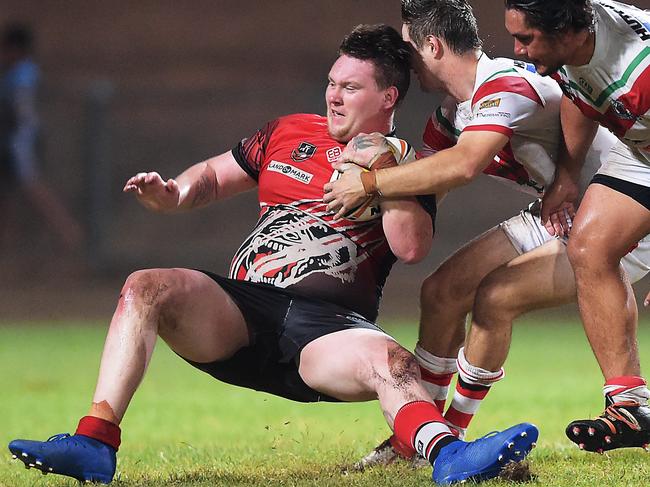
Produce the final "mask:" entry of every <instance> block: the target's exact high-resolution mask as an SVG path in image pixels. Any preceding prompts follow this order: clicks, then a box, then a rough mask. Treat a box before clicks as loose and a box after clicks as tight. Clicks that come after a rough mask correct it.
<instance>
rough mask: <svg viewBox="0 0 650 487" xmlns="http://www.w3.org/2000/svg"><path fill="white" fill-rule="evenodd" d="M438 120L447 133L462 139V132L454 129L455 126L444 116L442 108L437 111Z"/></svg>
mask: <svg viewBox="0 0 650 487" xmlns="http://www.w3.org/2000/svg"><path fill="white" fill-rule="evenodd" d="M436 120H438V122H439V123H440V125H442V126H443V127H444V128H446V129H447V132H449V133H451V134H454V135H455V136H456V137H460V130H457V129H456V127H454V126H453V124H452V123H451V122H450V121H449V120H447V119H446V118H445V117H444V115H443V114H442V107H438V109H437V110H436Z"/></svg>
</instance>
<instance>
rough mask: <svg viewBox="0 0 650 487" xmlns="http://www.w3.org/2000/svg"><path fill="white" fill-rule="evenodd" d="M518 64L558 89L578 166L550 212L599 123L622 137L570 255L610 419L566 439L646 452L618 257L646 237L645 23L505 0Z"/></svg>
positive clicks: (649, 24) (646, 414) (649, 439)
mask: <svg viewBox="0 0 650 487" xmlns="http://www.w3.org/2000/svg"><path fill="white" fill-rule="evenodd" d="M505 4H506V14H505V22H506V28H507V29H508V31H509V32H510V33H511V34H512V36H513V37H514V49H515V54H516V55H518V56H522V57H525V58H527V59H529V60H530V61H532V62H533V63H534V64H535V67H536V69H537V71H538V72H539V73H540V74H543V75H550V76H552V77H553V78H555V80H556V81H557V82H558V83H559V85H560V87H561V88H562V91H563V92H564V95H565V96H564V97H563V100H562V105H561V106H562V109H561V116H562V126H563V132H564V136H565V139H566V145H567V148H568V149H569V153H570V156H571V157H568V158H566V160H565V162H566V166H564V167H562V168H561V170H560V171H559V172H558V178H556V182H555V183H554V185H553V187H552V188H550V189H549V192H548V194H547V200H546V211H552V210H553V209H555V208H557V207H558V205H564V204H566V203H567V202H571V201H572V200H573V199H574V198H575V193H576V183H575V180H576V174H577V172H578V171H579V168H580V163H581V162H582V161H583V160H584V153H585V151H586V149H587V148H588V147H589V145H590V144H591V141H592V139H593V135H594V133H595V131H596V128H597V126H598V124H600V125H602V126H604V127H607V128H608V129H609V130H610V131H611V132H612V133H614V134H615V135H616V137H618V139H619V141H618V142H617V144H616V145H615V146H614V147H613V149H612V150H611V152H610V153H609V155H608V156H607V158H606V161H605V162H604V164H603V166H602V167H601V168H600V170H599V171H598V173H597V174H596V176H595V177H594V178H593V180H592V184H591V185H590V186H589V189H588V190H587V192H586V194H585V197H584V199H583V202H582V204H581V205H580V209H579V211H578V213H577V215H576V218H575V224H574V226H573V230H572V237H571V239H570V241H569V246H568V255H569V259H570V261H571V264H572V266H573V269H574V272H575V276H576V284H577V289H578V302H579V305H580V313H581V316H582V321H583V324H584V328H585V332H586V334H587V337H588V339H589V342H590V344H591V347H592V349H593V351H594V354H595V356H596V358H597V359H598V363H599V365H600V367H601V370H602V372H603V375H604V376H605V386H604V394H605V398H606V401H605V403H606V406H605V407H606V409H605V412H604V413H603V414H602V415H601V416H600V417H599V418H597V419H595V420H579V421H574V422H572V423H570V424H569V426H568V427H567V436H568V437H569V438H570V439H571V440H573V441H574V442H576V443H578V444H579V445H580V447H581V448H584V449H586V450H590V451H604V450H610V449H612V448H620V447H633V446H643V447H647V445H648V443H650V407H648V399H649V398H650V393H649V391H648V388H647V387H646V381H645V379H644V378H643V377H642V376H641V368H640V364H639V354H638V345H637V340H636V328H637V321H638V312H637V306H636V300H635V297H634V292H633V290H632V288H631V286H630V282H629V279H628V278H627V277H626V276H625V273H624V272H621V268H620V265H619V262H620V259H621V257H622V256H624V255H626V254H627V253H628V251H629V249H630V248H632V247H633V246H634V245H636V243H637V242H638V241H639V240H640V239H642V238H644V237H645V236H646V235H648V234H649V233H650V212H649V211H648V210H650V13H649V12H645V11H642V10H639V9H637V8H636V7H632V6H630V5H626V4H624V3H620V2H614V1H609V0H593V1H590V0H544V1H541V0H506V2H505Z"/></svg>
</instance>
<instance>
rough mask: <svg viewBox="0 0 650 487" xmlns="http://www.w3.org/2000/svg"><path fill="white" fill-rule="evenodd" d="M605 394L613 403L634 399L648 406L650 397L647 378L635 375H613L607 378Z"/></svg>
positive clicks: (633, 400) (604, 387) (604, 388)
mask: <svg viewBox="0 0 650 487" xmlns="http://www.w3.org/2000/svg"><path fill="white" fill-rule="evenodd" d="M603 394H604V395H605V396H606V397H609V398H610V399H611V401H612V402H613V403H617V402H628V401H632V402H636V403H639V404H640V405H642V406H647V404H648V399H650V391H649V390H648V385H647V383H646V381H645V379H644V378H643V377H636V376H633V375H627V376H622V377H612V378H611V379H609V380H607V382H605V385H604V386H603Z"/></svg>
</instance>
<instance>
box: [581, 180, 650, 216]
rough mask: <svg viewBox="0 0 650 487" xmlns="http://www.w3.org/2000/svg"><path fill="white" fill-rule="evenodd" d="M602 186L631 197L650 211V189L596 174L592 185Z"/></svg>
mask: <svg viewBox="0 0 650 487" xmlns="http://www.w3.org/2000/svg"><path fill="white" fill-rule="evenodd" d="M594 183H597V184H602V185H603V186H607V187H608V188H611V189H613V190H614V191H618V192H619V193H622V194H624V195H626V196H629V197H630V198H632V199H633V200H634V201H636V202H637V203H639V204H641V205H643V206H645V207H646V208H647V209H648V210H650V188H648V187H647V186H642V185H640V184H636V183H631V182H629V181H625V180H623V179H618V178H614V177H612V176H606V175H604V174H595V175H594V177H593V179H592V180H591V183H590V184H594Z"/></svg>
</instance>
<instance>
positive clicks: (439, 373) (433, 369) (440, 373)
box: [415, 344, 458, 412]
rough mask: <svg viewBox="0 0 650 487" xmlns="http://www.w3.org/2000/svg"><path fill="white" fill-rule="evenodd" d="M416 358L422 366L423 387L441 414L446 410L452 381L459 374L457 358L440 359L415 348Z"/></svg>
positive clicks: (420, 348) (418, 347)
mask: <svg viewBox="0 0 650 487" xmlns="http://www.w3.org/2000/svg"><path fill="white" fill-rule="evenodd" d="M415 358H416V359H417V361H418V363H419V364H420V376H421V377H422V385H423V386H424V388H425V389H426V390H427V392H428V393H429V395H430V396H431V399H433V402H434V404H435V405H436V406H437V407H438V409H439V410H440V412H443V411H444V410H445V402H446V401H447V394H448V392H449V384H451V379H452V378H453V377H454V374H455V373H456V372H457V370H458V368H457V366H456V359H455V358H447V357H438V356H436V355H434V354H432V353H430V352H428V351H427V350H425V349H424V348H422V347H421V346H420V344H418V345H416V347H415Z"/></svg>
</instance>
